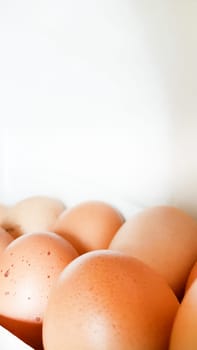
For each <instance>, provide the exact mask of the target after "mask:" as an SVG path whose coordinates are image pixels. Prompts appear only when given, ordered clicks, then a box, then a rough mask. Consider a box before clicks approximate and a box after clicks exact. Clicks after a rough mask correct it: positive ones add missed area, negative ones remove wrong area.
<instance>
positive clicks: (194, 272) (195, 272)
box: [185, 262, 197, 291]
mask: <svg viewBox="0 0 197 350" xmlns="http://www.w3.org/2000/svg"><path fill="white" fill-rule="evenodd" d="M196 279H197V262H196V263H195V264H194V266H193V267H192V269H191V271H190V274H189V277H188V279H187V283H186V287H185V291H187V290H188V289H189V288H190V287H191V285H192V284H193V283H194V281H195V280H196Z"/></svg>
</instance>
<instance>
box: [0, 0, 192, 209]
mask: <svg viewBox="0 0 197 350" xmlns="http://www.w3.org/2000/svg"><path fill="white" fill-rule="evenodd" d="M196 18H197V2H196V1H191V0H187V1H186V0H184V1H183V0H179V1H178V0H171V1H170V0H166V1H163V0H162V1H161V0H157V1H156V0H148V1H145V0H144V1H142V0H136V1H131V0H114V1H112V0H100V1H96V0H84V1H80V0H72V1H68V0H66V1H65V0H64V1H63V0H56V1H55V0H49V1H46V0H34V1H33V0H32V1H25V0H18V1H14V0H0V119H1V137H0V145H1V149H0V161H1V172H0V199H1V201H2V202H6V203H13V202H15V201H17V200H19V199H21V198H23V197H25V196H28V195H32V194H49V195H54V196H58V197H59V198H62V199H63V200H64V201H65V202H66V203H68V204H69V205H71V204H74V203H76V202H78V201H80V200H84V199H92V198H94V199H103V200H108V201H109V202H111V203H112V204H114V205H117V206H119V207H120V209H122V210H123V211H124V213H125V214H126V215H127V214H128V215H129V214H130V213H131V212H132V211H133V210H134V209H135V208H141V207H143V206H148V205H156V204H174V205H178V206H180V207H182V208H184V209H186V210H187V211H189V212H190V213H192V214H194V215H196V216H197V180H196V179H197V165H196V156H195V152H196V149H197V144H196V143H197V142H196V137H195V130H196V127H197V121H196V115H197V113H196V112H197V103H196V96H197V68H196V67H197V65H196V61H197V39H196V37H197V24H196Z"/></svg>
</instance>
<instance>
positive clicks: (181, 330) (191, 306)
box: [169, 281, 197, 350]
mask: <svg viewBox="0 0 197 350" xmlns="http://www.w3.org/2000/svg"><path fill="white" fill-rule="evenodd" d="M196 330H197V281H195V282H194V283H193V284H192V286H191V287H190V288H189V290H188V292H187V293H186V294H185V296H184V298H183V301H182V303H181V305H180V307H179V310H178V312H177V316H176V318H175V321H174V325H173V328H172V334H171V340H170V347H169V350H196V349H197V331H196Z"/></svg>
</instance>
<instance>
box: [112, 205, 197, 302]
mask: <svg viewBox="0 0 197 350" xmlns="http://www.w3.org/2000/svg"><path fill="white" fill-rule="evenodd" d="M109 249H111V250H116V251H120V252H123V253H125V254H128V255H131V256H135V257H137V258H139V259H140V260H142V261H143V262H145V263H146V264H148V265H149V266H150V267H152V268H153V269H155V270H156V271H157V272H159V273H160V274H161V275H162V276H163V277H164V278H165V279H166V281H167V282H168V283H169V285H170V286H171V288H172V289H173V290H174V292H175V293H176V295H177V296H178V297H179V298H181V297H182V294H183V291H184V286H185V283H186V280H187V276H188V274H189V271H190V269H191V267H192V265H193V264H194V262H195V261H196V258H197V222H196V221H195V220H194V219H193V218H192V217H190V216H189V215H188V214H186V213H185V212H183V211H182V210H180V209H178V208H174V207H167V206H160V207H153V208H148V209H145V210H143V211H142V212H140V213H138V214H137V215H135V216H133V217H131V218H129V219H128V220H127V221H126V222H125V223H124V224H123V225H122V227H121V228H120V229H119V230H118V232H117V233H116V235H115V236H114V238H113V240H112V242H111V243H110V245H109Z"/></svg>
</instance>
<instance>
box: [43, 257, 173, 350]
mask: <svg viewBox="0 0 197 350" xmlns="http://www.w3.org/2000/svg"><path fill="white" fill-rule="evenodd" d="M178 305H179V304H178V301H177V299H176V297H175V295H174V293H173V292H172V290H171V289H170V287H169V286H168V285H167V283H166V282H165V280H164V279H163V278H162V277H161V276H160V275H158V274H157V273H156V272H155V271H153V270H152V269H150V268H149V267H148V266H146V265H145V264H143V263H142V262H141V261H139V260H137V259H135V258H131V257H128V256H126V255H124V254H121V253H116V252H110V251H107V250H104V251H103V250H101V251H94V252H90V253H87V254H84V255H81V256H80V257H79V258H77V259H76V260H75V261H73V262H72V263H71V264H69V266H67V267H66V269H64V271H63V272H62V273H61V275H60V276H59V278H58V280H57V282H56V284H55V286H54V288H53V290H52V293H51V295H50V298H49V303H48V306H47V309H46V312H45V315H44V322H43V343H44V349H45V350H60V349H69V350H77V349H80V350H106V349H107V350H131V349H135V350H166V349H167V347H168V342H169V336H170V331H171V326H172V323H173V319H174V316H175V313H176V311H177V308H178Z"/></svg>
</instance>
